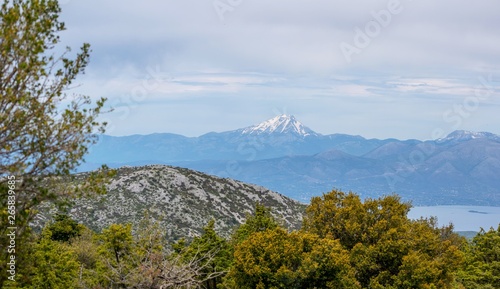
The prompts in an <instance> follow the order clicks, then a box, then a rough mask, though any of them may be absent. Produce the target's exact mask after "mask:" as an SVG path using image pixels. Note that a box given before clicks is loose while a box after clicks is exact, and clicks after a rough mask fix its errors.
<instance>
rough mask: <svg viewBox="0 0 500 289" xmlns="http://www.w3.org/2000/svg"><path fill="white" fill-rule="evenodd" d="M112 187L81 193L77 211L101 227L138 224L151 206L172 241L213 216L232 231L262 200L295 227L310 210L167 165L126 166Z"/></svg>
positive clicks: (45, 213) (220, 227)
mask: <svg viewBox="0 0 500 289" xmlns="http://www.w3.org/2000/svg"><path fill="white" fill-rule="evenodd" d="M107 188H108V193H107V194H105V195H100V196H96V197H92V198H83V199H76V200H75V201H74V202H75V203H74V205H72V206H71V208H70V210H69V214H70V215H71V217H72V218H73V219H75V220H77V221H78V222H79V223H82V224H85V225H86V226H88V227H90V228H92V229H94V230H96V231H98V232H99V231H101V230H102V229H103V228H106V227H108V226H109V225H111V224H113V223H120V224H125V223H131V224H134V225H138V224H139V222H140V220H141V219H142V218H143V217H144V216H145V214H146V212H147V214H148V216H149V217H150V218H153V219H155V220H158V221H160V223H161V225H162V228H165V230H166V232H167V238H168V240H169V241H171V242H173V241H176V240H178V239H179V238H181V237H194V236H197V235H201V233H202V232H203V231H202V228H203V227H204V226H205V225H207V223H208V222H209V221H210V220H211V219H214V220H215V229H216V230H217V232H219V233H220V234H222V235H223V236H225V237H228V236H229V235H230V234H231V233H232V230H233V229H234V228H235V227H236V226H237V225H239V224H241V223H243V221H244V220H245V219H246V217H247V214H251V213H252V212H253V211H254V207H255V204H256V203H257V202H258V203H260V204H263V205H265V206H266V207H269V208H271V209H272V214H273V215H274V217H275V218H276V219H277V220H278V221H279V222H280V223H281V224H282V225H283V226H284V227H286V228H289V229H298V228H299V227H300V226H301V224H302V213H303V212H304V210H305V205H304V204H301V203H299V202H297V201H295V200H292V199H290V198H287V197H285V196H283V195H281V194H278V193H276V192H272V191H270V190H268V189H266V188H264V187H261V186H257V185H250V184H245V183H242V182H239V181H235V180H231V179H223V178H218V177H214V176H209V175H206V174H203V173H200V172H196V171H192V170H189V169H184V168H176V167H170V166H163V165H149V166H142V167H122V168H120V169H118V171H117V174H116V176H114V177H113V178H112V179H111V180H110V184H109V185H108V186H107ZM48 208H50V204H45V207H44V208H42V209H41V211H42V213H40V214H39V215H38V216H37V218H35V222H34V223H33V226H34V227H35V228H38V229H40V228H42V227H43V224H44V223H45V222H46V221H47V220H48V219H49V218H50V216H51V215H53V214H51V213H50V209H48Z"/></svg>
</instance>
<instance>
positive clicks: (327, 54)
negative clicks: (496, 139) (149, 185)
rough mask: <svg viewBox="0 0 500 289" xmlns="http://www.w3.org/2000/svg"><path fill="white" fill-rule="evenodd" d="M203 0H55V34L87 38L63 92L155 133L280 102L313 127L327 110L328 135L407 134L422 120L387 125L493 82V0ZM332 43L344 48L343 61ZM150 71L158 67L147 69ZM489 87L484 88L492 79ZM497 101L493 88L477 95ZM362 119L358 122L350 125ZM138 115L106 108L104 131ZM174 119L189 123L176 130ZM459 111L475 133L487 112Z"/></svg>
mask: <svg viewBox="0 0 500 289" xmlns="http://www.w3.org/2000/svg"><path fill="white" fill-rule="evenodd" d="M216 1H218V0H216ZM216 1H212V0H208V1H196V0H183V1H163V0H161V1H160V0H148V1H143V2H137V1H131V0H124V1H120V2H119V3H118V2H116V1H109V0H105V1H97V0H87V1H83V0H66V1H64V4H63V6H62V9H63V13H62V20H63V21H65V22H66V24H67V28H68V30H67V31H66V32H64V33H63V35H61V37H62V39H63V41H64V42H63V44H64V45H70V46H72V47H78V46H79V45H80V44H81V43H82V42H90V43H91V44H92V49H93V53H92V56H91V63H90V65H89V67H88V69H87V74H86V75H85V76H84V77H82V78H80V79H79V80H78V82H80V83H82V84H83V85H82V86H81V87H78V88H77V89H76V91H77V92H81V93H84V94H89V95H93V96H108V98H110V103H111V104H113V103H114V104H116V105H118V106H119V107H126V106H131V104H133V107H134V109H133V111H134V112H135V113H136V114H139V112H140V113H142V114H144V116H143V117H144V119H150V118H152V116H151V115H153V116H156V117H157V118H159V119H160V120H161V121H162V122H163V124H162V126H161V127H154V129H157V130H158V131H160V130H161V131H174V130H175V131H178V132H179V133H181V130H185V134H192V135H193V134H198V133H200V132H202V131H210V130H217V129H219V130H224V129H229V128H234V126H233V125H232V123H229V122H228V121H227V116H231V117H232V118H233V119H234V125H236V124H243V123H245V124H246V125H250V124H252V123H255V122H256V120H257V119H258V118H262V117H267V116H268V115H269V114H271V113H272V111H273V110H276V109H278V108H279V109H281V108H283V107H288V108H289V109H290V110H294V111H291V112H292V113H295V114H297V115H301V114H302V115H304V116H308V120H309V121H311V123H307V125H308V126H310V127H311V128H313V129H314V128H315V127H322V128H321V129H322V132H326V131H327V130H328V127H327V126H325V125H323V124H322V123H323V122H325V120H328V121H327V122H333V119H334V118H335V115H334V114H331V113H328V110H329V109H332V107H334V109H335V110H337V108H338V113H340V114H342V115H343V116H342V125H341V126H342V127H340V126H339V125H337V126H335V127H332V128H330V133H332V132H335V130H336V129H338V130H342V131H343V132H349V131H350V129H352V131H353V133H359V134H363V133H369V134H372V135H373V136H376V135H379V136H395V137H398V136H402V137H403V136H404V137H408V136H409V135H410V134H413V133H414V134H415V135H420V136H423V135H425V134H427V129H422V128H418V129H417V128H416V129H415V130H410V129H403V128H397V127H394V128H391V126H390V125H387V124H388V123H390V122H392V123H395V122H397V123H398V126H400V127H403V126H406V127H407V128H411V127H412V126H416V127H417V125H416V124H415V122H416V120H417V119H419V117H420V116H421V115H422V114H421V113H419V110H420V109H423V110H427V111H428V113H427V112H426V114H425V117H431V118H433V121H434V125H435V126H437V125H438V124H439V123H440V122H442V119H441V116H440V115H441V114H442V111H443V110H446V107H447V106H449V105H451V104H452V102H460V101H462V99H464V98H466V97H467V96H470V95H474V92H475V90H476V88H477V86H478V85H481V84H480V82H479V80H478V78H479V77H481V76H483V77H484V76H487V75H488V74H492V75H493V78H494V80H495V79H496V81H498V79H500V75H499V74H500V58H499V57H498V47H499V46H500V33H499V32H498V27H500V18H498V13H497V11H499V9H500V2H498V1H480V2H463V3H460V4H458V3H456V1H451V0H443V1H438V2H436V1H431V0H419V1H410V0H399V1H398V0H375V1H374V0H360V1H351V2H345V1H331V0H317V1H314V2H311V1H305V0H287V1H285V0H276V1H263V0H252V1H250V0H241V1H232V2H228V1H227V0H220V1H222V2H223V3H233V4H232V6H231V9H229V10H227V11H225V12H224V13H223V17H220V16H221V14H220V11H219V13H218V12H217V10H216V9H215V8H214V3H215V2H216ZM396 4H397V5H398V6H397V7H399V10H398V11H399V12H398V13H392V14H390V20H389V19H386V20H387V21H386V22H384V23H381V22H380V20H378V19H377V17H378V16H376V15H381V14H380V13H385V12H381V11H389V7H391V5H396ZM374 15H375V16H374ZM377 23H378V24H377ZM374 25H375V26H374ZM377 25H378V27H379V28H378V30H377V31H375V32H377V33H374V31H371V32H370V31H368V32H367V30H366V29H370V27H371V29H374V28H376V27H377ZM367 27H368V28H367ZM358 31H361V33H364V34H367V33H368V34H370V33H371V34H370V35H371V36H370V35H368V36H369V37H368V44H366V45H363V47H357V46H356V37H359V36H357V33H358ZM342 43H347V44H349V45H352V46H353V47H355V48H357V52H356V53H353V54H352V55H351V61H350V62H349V61H346V57H345V53H343V51H342V50H341V48H340V47H341V44H342ZM358 50H359V51H358ZM151 70H154V71H160V72H161V75H162V76H161V77H157V78H158V79H155V78H154V77H153V76H151V75H150V74H151V73H150V72H148V71H151ZM152 84H155V85H152ZM491 85H492V86H493V87H494V89H493V91H494V92H495V94H498V87H499V84H498V82H497V83H494V84H491ZM498 101H499V100H498V98H497V96H496V95H494V96H492V97H490V98H489V99H488V100H487V101H486V100H485V101H483V102H482V104H483V105H495V104H498ZM179 103H182V108H181V107H179V105H180V104H179ZM240 104H241V105H240ZM388 104H390V105H388ZM408 104H413V105H414V106H413V107H412V106H411V105H408ZM443 104H446V106H443ZM169 106H172V107H176V108H177V109H174V110H169V115H168V116H166V115H164V114H162V113H160V112H159V111H158V109H156V108H157V107H163V108H167V107H169ZM234 108H237V109H234ZM240 109H242V110H240ZM245 109H246V111H245ZM481 109H483V108H481ZM391 110H392V112H391ZM148 111H149V113H148ZM190 111H192V112H193V113H190ZM236 111H237V112H238V113H236ZM157 113H158V114H157ZM239 114H243V115H239ZM131 115H132V114H131ZM134 115H135V114H134ZM186 115H189V116H186ZM221 115H224V116H226V117H224V118H223V117H221ZM245 115H246V116H245ZM313 115H314V116H315V117H313ZM271 116H272V115H271ZM349 116H351V117H352V121H349ZM363 116H367V118H369V122H370V124H365V125H367V127H368V126H370V128H366V129H363V128H362V121H361V119H362V118H363ZM389 116H391V118H388V117H389ZM207 117H214V118H215V119H213V120H211V121H206V118H207ZM139 118H140V116H139V115H138V116H137V119H133V121H134V122H135V123H133V124H132V118H127V119H120V118H116V122H117V123H116V127H117V130H116V131H120V133H122V134H127V132H130V133H141V132H149V131H151V130H152V129H153V128H151V126H149V127H148V128H147V129H146V128H142V129H141V128H140V127H141V126H140V125H139V124H140V122H139V124H138V123H137V121H138V119H139ZM175 118H177V119H183V120H186V119H188V118H189V119H190V120H191V119H198V121H193V122H194V123H195V124H193V126H195V127H191V128H190V127H189V126H188V125H182V126H180V125H178V123H179V122H177V121H173V119H175ZM217 118H219V119H220V120H217ZM473 118H474V119H475V121H474V123H475V124H477V125H478V126H477V128H476V129H475V130H482V128H483V127H485V126H486V125H485V123H491V122H497V123H498V121H500V119H499V117H498V116H492V115H491V113H490V110H488V109H485V114H484V115H483V114H481V113H476V114H475V115H474V116H473ZM261 120H262V119H261ZM427 121H428V120H427V119H425V120H422V122H423V123H426V122H427ZM173 123H176V125H173ZM185 123H187V122H186V121H185ZM355 123H356V124H357V123H359V125H354V124H355ZM471 123H472V122H471ZM377 124H383V125H377ZM376 127H378V128H376ZM488 127H491V126H488ZM417 131H418V132H417ZM497 133H500V131H497Z"/></svg>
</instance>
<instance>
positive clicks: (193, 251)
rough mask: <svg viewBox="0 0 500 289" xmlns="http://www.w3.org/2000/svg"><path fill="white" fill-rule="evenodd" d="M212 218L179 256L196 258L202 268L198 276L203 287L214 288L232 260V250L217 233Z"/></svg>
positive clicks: (188, 258)
mask: <svg viewBox="0 0 500 289" xmlns="http://www.w3.org/2000/svg"><path fill="white" fill-rule="evenodd" d="M214 226H215V221H214V220H213V219H212V220H210V221H209V223H208V224H207V225H206V226H205V227H204V228H203V234H202V235H201V236H199V237H195V238H194V239H193V241H192V242H191V243H190V244H189V246H187V247H186V248H185V249H184V250H182V251H181V256H182V258H183V259H184V260H192V259H193V258H195V259H198V260H199V262H200V265H201V266H202V267H203V268H204V269H203V270H202V271H201V274H200V276H198V278H200V279H202V280H203V282H202V286H203V288H207V289H216V288H217V284H220V283H221V279H222V276H223V275H224V274H225V273H226V272H227V270H228V269H229V267H230V266H231V262H232V252H231V249H230V247H229V244H228V242H227V241H226V240H225V239H224V238H222V237H220V236H219V235H217V233H216V232H215V229H214Z"/></svg>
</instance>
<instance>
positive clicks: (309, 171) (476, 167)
mask: <svg viewBox="0 0 500 289" xmlns="http://www.w3.org/2000/svg"><path fill="white" fill-rule="evenodd" d="M86 159H87V163H86V164H85V165H83V166H82V167H81V168H80V170H81V171H85V170H91V169H94V168H96V167H97V166H99V165H100V164H103V163H106V164H108V165H109V166H111V167H119V166H122V165H144V164H171V165H176V166H181V167H186V168H191V169H195V170H199V171H202V172H206V173H209V174H213V175H217V176H220V177H230V178H234V179H238V180H241V181H245V182H250V183H255V184H259V185H262V186H265V187H267V188H269V189H272V190H274V191H278V192H280V193H282V194H284V195H287V196H289V197H292V198H294V199H297V200H300V201H306V202H307V201H308V200H309V199H310V197H311V196H314V195H320V194H321V193H322V192H327V191H330V190H331V189H332V188H334V187H335V188H339V189H343V190H346V191H349V190H352V191H354V192H357V193H359V194H360V195H361V196H363V197H378V196H380V195H383V194H390V193H392V192H395V193H398V194H400V195H401V196H402V197H403V198H404V199H406V200H412V201H413V203H414V205H454V204H459V205H490V206H500V136H498V135H495V134H492V133H487V132H468V131H455V132H453V133H451V134H449V135H448V136H447V137H445V138H442V139H438V140H431V141H420V140H404V141H402V140H397V139H384V140H380V139H365V138H363V137H361V136H353V135H346V134H331V135H322V134H319V133H317V132H314V131H313V130H312V129H310V128H308V127H306V126H304V125H303V124H302V123H300V122H299V121H298V120H297V119H296V118H295V117H294V116H290V115H279V116H276V117H274V118H272V119H270V120H267V121H265V122H262V123H260V124H257V125H254V126H250V127H246V128H242V129H237V130H233V131H227V132H221V133H215V132H211V133H208V134H204V135H202V136H200V137H185V136H182V135H176V134H168V133H166V134H151V135H132V136H124V137H113V136H107V135H103V136H102V137H101V140H100V142H99V143H98V144H97V145H95V146H93V147H92V148H91V152H90V154H89V156H88V157H87V158H86Z"/></svg>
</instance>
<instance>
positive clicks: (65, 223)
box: [46, 214, 84, 242]
mask: <svg viewBox="0 0 500 289" xmlns="http://www.w3.org/2000/svg"><path fill="white" fill-rule="evenodd" d="M46 229H47V230H48V231H50V232H51V239H52V240H54V241H60V242H68V241H69V240H70V239H72V238H75V237H77V236H80V234H81V232H82V230H83V229H84V227H83V225H80V224H78V223H77V222H76V221H75V220H73V219H71V218H70V217H69V216H68V215H66V214H57V215H56V217H55V218H54V223H52V224H49V225H48V226H47V228H46Z"/></svg>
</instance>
